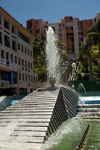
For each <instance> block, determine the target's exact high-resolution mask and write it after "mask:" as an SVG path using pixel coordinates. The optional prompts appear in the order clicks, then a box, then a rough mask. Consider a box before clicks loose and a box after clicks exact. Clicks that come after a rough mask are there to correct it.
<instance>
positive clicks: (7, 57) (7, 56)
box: [6, 52, 9, 60]
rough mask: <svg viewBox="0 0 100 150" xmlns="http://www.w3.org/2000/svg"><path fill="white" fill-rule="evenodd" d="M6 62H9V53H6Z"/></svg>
mask: <svg viewBox="0 0 100 150" xmlns="http://www.w3.org/2000/svg"><path fill="white" fill-rule="evenodd" d="M6 60H9V53H7V52H6Z"/></svg>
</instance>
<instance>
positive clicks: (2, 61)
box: [0, 58, 17, 71]
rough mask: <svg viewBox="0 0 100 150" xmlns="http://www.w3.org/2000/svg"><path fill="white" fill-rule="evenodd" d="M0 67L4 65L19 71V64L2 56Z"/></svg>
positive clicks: (6, 67)
mask: <svg viewBox="0 0 100 150" xmlns="http://www.w3.org/2000/svg"><path fill="white" fill-rule="evenodd" d="M0 67H3V68H5V69H8V70H11V71H12V70H13V71H17V64H15V63H13V62H9V61H8V60H5V59H2V58H0Z"/></svg>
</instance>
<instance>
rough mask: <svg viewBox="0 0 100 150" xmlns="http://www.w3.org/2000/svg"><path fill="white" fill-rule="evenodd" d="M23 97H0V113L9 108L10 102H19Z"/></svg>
mask: <svg viewBox="0 0 100 150" xmlns="http://www.w3.org/2000/svg"><path fill="white" fill-rule="evenodd" d="M23 97H24V96H23V95H21V96H1V97H0V111H2V110H4V109H5V108H7V107H8V106H10V104H11V102H12V100H21V99H22V98H23Z"/></svg>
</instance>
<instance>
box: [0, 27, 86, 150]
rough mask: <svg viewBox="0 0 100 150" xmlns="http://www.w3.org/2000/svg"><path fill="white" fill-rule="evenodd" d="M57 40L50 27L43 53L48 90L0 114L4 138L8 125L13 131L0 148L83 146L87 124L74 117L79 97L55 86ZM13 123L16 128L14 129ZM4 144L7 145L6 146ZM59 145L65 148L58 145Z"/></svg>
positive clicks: (62, 149) (56, 148) (0, 144)
mask: <svg viewBox="0 0 100 150" xmlns="http://www.w3.org/2000/svg"><path fill="white" fill-rule="evenodd" d="M56 40H57V37H56V36H55V34H54V31H53V29H52V28H51V27H49V28H48V31H47V44H46V53H47V71H48V77H49V82H50V84H51V87H46V88H40V89H38V90H36V91H34V92H32V93H30V94H29V95H27V96H26V97H24V98H23V99H22V100H20V101H19V102H18V103H16V104H14V105H12V106H11V107H9V108H8V109H7V110H5V111H4V112H2V114H1V118H0V120H1V122H2V124H1V126H2V125H3V126H2V128H0V129H1V130H2V131H3V132H2V133H3V134H2V135H3V137H4V135H5V133H7V126H9V123H10V125H11V126H12V127H13V128H12V129H11V130H12V131H11V132H8V133H9V134H8V135H7V141H5V137H4V138H2V139H1V141H0V142H1V143H0V146H2V147H3V148H7V149H8V145H9V146H10V147H11V146H13V147H14V146H15V145H13V144H14V142H16V146H17V148H16V149H17V150H18V149H23V145H24V148H26V146H28V148H29V149H33V148H34V149H37V148H38V149H39V148H40V147H41V144H42V143H45V142H46V141H47V140H48V141H47V142H49V140H50V143H49V144H47V147H46V148H45V146H46V144H43V147H44V148H43V147H41V149H42V148H43V149H47V150H49V149H50V150H58V149H59V150H65V149H68V150H73V149H77V150H79V149H80V147H81V146H82V142H83V140H84V138H85V133H86V132H87V129H88V125H87V124H86V122H85V123H84V124H83V122H84V120H83V119H82V118H80V117H79V116H77V117H75V114H76V108H77V102H78V93H77V92H76V91H75V90H73V89H70V88H69V87H67V88H66V87H64V86H63V87H62V86H55V85H54V84H56V83H57V82H58V79H59V78H58V77H59V74H58V68H59V65H58V64H59V55H58V49H57V47H56ZM52 90H53V91H52ZM15 108H16V109H15ZM12 110H13V114H12V113H11V112H12ZM8 112H9V117H8ZM16 114H17V115H16ZM3 121H4V122H3ZM15 121H16V126H13V124H14V122H15ZM5 127H6V128H5ZM23 131H25V132H23ZM74 131H75V132H74ZM53 133H54V134H53ZM49 137H51V138H49ZM52 138H53V140H52V141H51V139H52ZM55 139H56V140H55ZM4 141H5V142H7V143H6V145H5V143H4ZM61 141H62V145H63V146H64V148H62V147H61V146H60V145H59V143H61ZM67 141H68V142H67ZM53 142H55V143H53ZM57 143H58V144H57ZM48 146H50V148H49V147H48ZM53 146H54V147H53ZM0 148H1V147H0Z"/></svg>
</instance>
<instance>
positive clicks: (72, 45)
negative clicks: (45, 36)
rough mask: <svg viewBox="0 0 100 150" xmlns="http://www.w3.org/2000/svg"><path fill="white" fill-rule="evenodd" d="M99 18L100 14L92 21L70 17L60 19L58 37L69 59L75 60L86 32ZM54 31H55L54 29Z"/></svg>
mask: <svg viewBox="0 0 100 150" xmlns="http://www.w3.org/2000/svg"><path fill="white" fill-rule="evenodd" d="M99 18H100V13H98V14H97V16H96V17H95V18H93V19H88V20H81V21H80V20H79V18H73V17H72V16H68V17H65V18H64V19H61V30H60V28H59V30H60V31H61V32H60V34H59V35H60V36H59V35H58V36H59V37H61V38H62V41H63V43H64V44H65V45H66V47H67V49H66V51H67V53H68V56H69V59H73V58H75V59H77V58H78V56H79V52H80V50H81V47H82V42H83V41H84V40H85V39H86V36H85V34H86V31H87V30H88V29H89V28H90V27H91V26H92V25H94V24H95V21H98V19H99ZM55 30H56V29H55Z"/></svg>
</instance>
